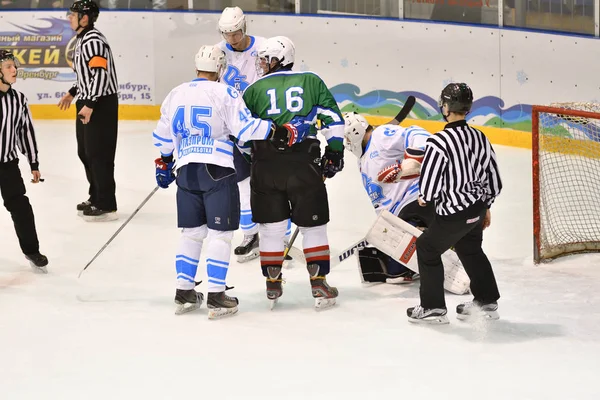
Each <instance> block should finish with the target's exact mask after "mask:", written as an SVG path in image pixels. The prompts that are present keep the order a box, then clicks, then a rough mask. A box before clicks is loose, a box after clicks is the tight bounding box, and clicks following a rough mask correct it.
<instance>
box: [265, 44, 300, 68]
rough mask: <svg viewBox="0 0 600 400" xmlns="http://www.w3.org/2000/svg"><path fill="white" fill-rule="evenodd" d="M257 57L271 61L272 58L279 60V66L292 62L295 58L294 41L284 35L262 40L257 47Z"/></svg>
mask: <svg viewBox="0 0 600 400" xmlns="http://www.w3.org/2000/svg"><path fill="white" fill-rule="evenodd" d="M258 58H264V59H266V60H267V63H271V60H272V59H273V58H277V60H278V61H279V67H285V66H287V65H290V64H293V63H294V60H295V58H296V47H295V46H294V43H293V42H292V41H291V40H290V39H289V38H287V37H285V36H275V37H272V38H269V39H267V40H265V41H264V43H263V44H262V45H261V46H260V47H259V48H258Z"/></svg>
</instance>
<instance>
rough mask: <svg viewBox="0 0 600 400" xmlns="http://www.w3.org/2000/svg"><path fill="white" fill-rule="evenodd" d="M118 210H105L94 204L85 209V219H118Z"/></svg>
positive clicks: (90, 220)
mask: <svg viewBox="0 0 600 400" xmlns="http://www.w3.org/2000/svg"><path fill="white" fill-rule="evenodd" d="M118 218H119V217H118V216H117V212H116V211H104V210H100V209H98V208H96V207H94V206H90V207H89V208H86V209H85V210H83V219H84V220H86V221H88V222H105V221H114V220H116V219H118Z"/></svg>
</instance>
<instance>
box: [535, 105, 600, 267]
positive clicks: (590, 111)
mask: <svg viewBox="0 0 600 400" xmlns="http://www.w3.org/2000/svg"><path fill="white" fill-rule="evenodd" d="M532 134H533V135H532V136H533V143H532V155H533V208H534V209H533V220H534V229H533V231H534V261H535V263H536V264H537V263H539V262H540V261H548V260H551V259H553V258H556V257H560V256H564V255H568V254H573V253H582V252H593V251H600V104H595V103H554V104H551V105H550V106H533V109H532Z"/></svg>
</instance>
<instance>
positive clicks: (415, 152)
mask: <svg viewBox="0 0 600 400" xmlns="http://www.w3.org/2000/svg"><path fill="white" fill-rule="evenodd" d="M424 156H425V151H423V150H421V149H415V148H412V147H409V148H408V149H406V150H405V151H404V159H403V160H402V162H396V163H395V164H392V165H390V166H389V167H386V168H384V169H383V170H381V171H380V172H379V174H377V180H378V181H379V182H382V183H398V182H399V181H401V180H407V179H413V178H416V177H418V176H419V175H420V174H421V163H422V162H423V157H424Z"/></svg>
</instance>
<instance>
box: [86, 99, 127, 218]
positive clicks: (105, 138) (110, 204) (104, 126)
mask: <svg viewBox="0 0 600 400" xmlns="http://www.w3.org/2000/svg"><path fill="white" fill-rule="evenodd" d="M76 104H77V113H79V111H80V110H81V109H82V108H83V106H84V104H83V102H82V101H77V103H76ZM118 122H119V99H118V98H117V95H116V94H111V95H109V96H103V97H100V98H99V99H98V101H97V103H96V105H95V106H94V112H93V113H92V117H91V118H90V122H89V123H87V124H85V125H84V124H83V123H82V122H81V120H80V119H79V118H77V122H76V133H77V154H78V155H79V159H80V160H81V162H82V163H83V167H84V168H85V175H86V177H87V180H88V182H89V184H90V188H89V192H88V193H89V196H90V197H89V200H90V201H91V203H92V205H93V206H95V207H96V208H98V209H100V210H104V211H116V210H117V198H116V184H115V153H116V151H117V131H118Z"/></svg>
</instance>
